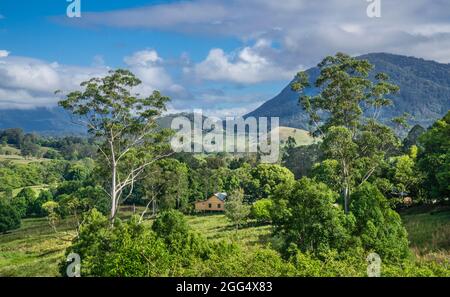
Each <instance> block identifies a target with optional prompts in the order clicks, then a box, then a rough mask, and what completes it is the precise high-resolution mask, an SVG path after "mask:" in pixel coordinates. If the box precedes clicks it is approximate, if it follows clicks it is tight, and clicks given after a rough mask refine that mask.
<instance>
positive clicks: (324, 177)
mask: <svg viewBox="0 0 450 297" xmlns="http://www.w3.org/2000/svg"><path fill="white" fill-rule="evenodd" d="M311 177H312V178H313V179H314V180H316V181H317V182H323V183H324V184H326V185H327V186H329V187H330V188H331V189H332V190H333V191H335V192H339V190H340V189H341V188H340V181H341V176H340V175H339V162H338V161H337V160H333V159H326V160H323V161H322V162H320V163H316V164H315V165H314V166H313V168H312V172H311Z"/></svg>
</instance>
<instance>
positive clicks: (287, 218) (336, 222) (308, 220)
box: [272, 178, 356, 255]
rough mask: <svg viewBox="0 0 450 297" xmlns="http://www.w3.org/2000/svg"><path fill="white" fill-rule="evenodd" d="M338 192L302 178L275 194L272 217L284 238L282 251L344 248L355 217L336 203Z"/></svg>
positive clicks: (316, 252)
mask: <svg viewBox="0 0 450 297" xmlns="http://www.w3.org/2000/svg"><path fill="white" fill-rule="evenodd" d="M338 197H339V195H338V194H336V193H335V192H333V191H332V190H330V189H329V188H328V186H326V185H325V184H323V183H318V182H315V181H313V180H311V179H309V178H302V179H301V180H299V181H297V182H296V183H295V184H294V185H293V186H292V187H290V188H282V189H279V191H278V193H277V194H276V195H274V202H275V203H274V208H273V215H272V218H273V220H274V226H275V228H276V233H277V234H278V235H280V236H281V237H282V238H284V247H283V251H284V252H285V253H288V254H291V252H290V251H296V250H297V248H299V249H300V250H301V251H303V252H311V253H314V254H316V255H318V254H320V253H323V252H327V251H329V250H330V249H336V250H339V251H343V250H346V249H347V248H348V247H349V246H352V245H353V244H356V243H354V242H351V240H352V238H351V230H352V229H353V226H354V217H353V216H352V215H348V216H346V215H345V214H344V211H343V210H342V208H341V207H339V206H337V205H335V203H336V200H337V199H338Z"/></svg>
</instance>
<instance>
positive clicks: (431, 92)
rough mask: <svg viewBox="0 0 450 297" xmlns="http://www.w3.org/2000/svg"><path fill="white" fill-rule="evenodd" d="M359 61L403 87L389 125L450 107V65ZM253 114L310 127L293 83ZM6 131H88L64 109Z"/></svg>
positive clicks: (385, 56) (11, 124)
mask: <svg viewBox="0 0 450 297" xmlns="http://www.w3.org/2000/svg"><path fill="white" fill-rule="evenodd" d="M357 58H359V59H367V60H369V61H370V62H371V63H372V64H374V66H375V68H374V70H373V71H372V77H373V75H374V74H375V73H377V72H385V73H387V74H388V75H389V76H390V80H391V81H392V82H393V83H395V84H398V85H399V86H400V93H399V94H397V95H395V96H393V97H392V98H391V99H392V100H393V102H394V107H388V108H386V109H385V110H384V111H383V113H382V115H381V120H382V121H383V122H385V123H386V124H389V119H390V118H392V117H395V116H399V115H402V114H403V113H404V112H408V113H410V114H412V115H413V117H414V119H413V120H412V121H411V125H416V124H419V125H421V126H423V127H427V126H429V125H431V124H432V123H433V122H434V121H436V120H437V119H439V118H441V117H442V116H443V115H444V114H445V113H446V112H447V111H448V110H449V109H450V64H444V63H438V62H436V61H432V60H425V59H423V58H416V57H412V56H402V55H395V54H389V53H370V54H365V55H361V56H358V57H357ZM307 72H308V74H309V75H310V81H311V82H313V81H314V80H315V78H316V77H317V76H318V75H319V69H318V68H317V67H312V68H310V69H308V70H307ZM317 91H318V90H317V89H316V88H315V87H311V88H308V89H306V90H305V92H306V93H307V94H309V95H312V94H315V93H317ZM424 98H426V99H424ZM181 115H186V114H181ZM166 116H167V117H166V118H165V119H162V120H161V122H162V123H164V124H163V125H164V126H168V125H169V123H168V121H169V120H170V118H171V117H173V116H174V115H166ZM249 116H255V117H272V116H274V117H275V116H277V117H279V118H280V126H286V127H291V128H300V129H304V130H308V129H309V125H308V116H307V114H306V113H305V112H304V111H303V110H302V109H301V107H300V106H299V105H298V94H296V93H295V92H293V91H292V90H291V88H290V82H289V84H288V85H287V86H286V87H285V88H284V89H283V90H281V92H280V93H279V94H278V95H276V96H275V97H273V98H272V99H270V100H267V101H266V102H265V103H263V104H262V105H261V106H259V107H258V108H257V109H255V110H254V111H252V112H250V113H248V114H246V115H244V117H249ZM5 128H22V129H23V130H25V131H26V132H37V133H41V134H56V135H61V134H63V135H66V134H85V130H84V129H83V128H82V127H80V126H78V125H75V124H73V122H72V120H71V118H70V115H69V114H68V113H67V112H66V111H64V110H63V109H62V108H60V107H49V108H45V107H39V108H34V109H27V110H21V109H3V110H0V129H5Z"/></svg>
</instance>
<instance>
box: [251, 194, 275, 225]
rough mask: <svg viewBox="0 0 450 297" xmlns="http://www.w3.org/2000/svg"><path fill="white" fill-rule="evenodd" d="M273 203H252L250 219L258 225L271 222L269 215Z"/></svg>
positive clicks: (263, 200) (268, 200) (269, 200)
mask: <svg viewBox="0 0 450 297" xmlns="http://www.w3.org/2000/svg"><path fill="white" fill-rule="evenodd" d="M272 207H273V202H272V200H271V199H268V198H266V199H261V200H258V201H256V202H255V203H253V205H252V208H251V212H250V214H251V217H252V218H253V219H255V220H257V221H258V222H259V223H270V221H271V220H272V218H271V216H270V213H271V212H272Z"/></svg>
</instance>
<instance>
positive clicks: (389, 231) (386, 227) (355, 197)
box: [350, 183, 409, 261]
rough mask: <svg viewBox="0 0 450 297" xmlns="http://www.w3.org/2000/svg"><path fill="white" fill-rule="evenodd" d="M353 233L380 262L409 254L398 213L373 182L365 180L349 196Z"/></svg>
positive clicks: (401, 257) (406, 239) (397, 258)
mask: <svg viewBox="0 0 450 297" xmlns="http://www.w3.org/2000/svg"><path fill="white" fill-rule="evenodd" d="M350 211H351V214H352V215H353V216H354V218H355V220H356V221H355V233H354V234H355V236H357V237H358V238H359V239H360V240H361V243H362V246H363V248H364V249H365V250H366V251H373V252H376V253H378V254H379V255H380V256H381V258H382V259H383V261H398V260H400V259H404V258H405V257H407V256H408V255H409V249H408V238H407V232H406V229H405V227H403V224H402V221H401V219H400V216H399V214H398V213H396V212H395V211H394V210H392V209H391V208H390V206H389V204H388V201H387V200H386V198H385V197H384V196H383V194H381V192H380V191H379V190H378V189H377V188H376V187H375V186H373V185H371V184H369V183H364V184H363V185H362V186H361V187H359V188H358V189H357V190H356V192H355V193H353V194H352V196H351V204H350Z"/></svg>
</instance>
